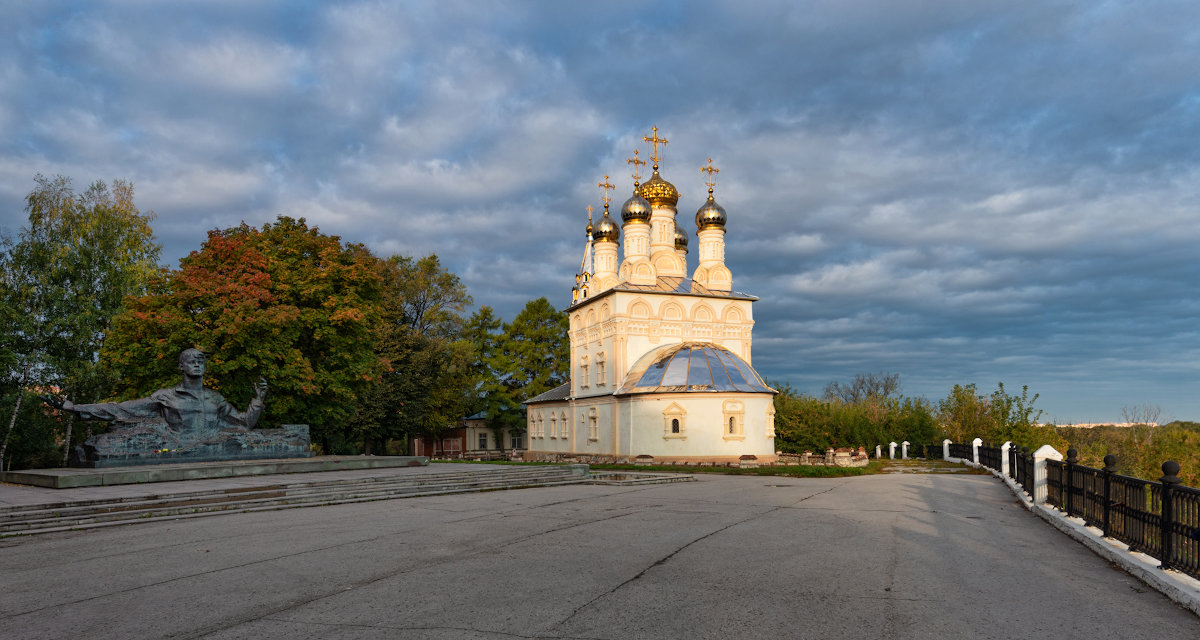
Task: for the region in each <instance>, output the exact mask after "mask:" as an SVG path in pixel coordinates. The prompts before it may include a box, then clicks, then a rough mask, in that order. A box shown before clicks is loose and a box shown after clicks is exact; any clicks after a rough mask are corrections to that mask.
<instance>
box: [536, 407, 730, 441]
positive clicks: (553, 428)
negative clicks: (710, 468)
mask: <svg viewBox="0 0 1200 640" xmlns="http://www.w3.org/2000/svg"><path fill="white" fill-rule="evenodd" d="M730 433H733V432H732V431H731V432H730ZM550 437H551V438H557V437H558V418H556V417H555V416H554V414H553V413H552V414H550Z"/></svg>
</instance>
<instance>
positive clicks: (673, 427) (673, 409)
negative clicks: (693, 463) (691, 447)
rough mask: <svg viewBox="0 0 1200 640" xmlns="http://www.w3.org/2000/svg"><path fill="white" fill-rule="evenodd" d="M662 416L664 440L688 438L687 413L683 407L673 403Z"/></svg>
mask: <svg viewBox="0 0 1200 640" xmlns="http://www.w3.org/2000/svg"><path fill="white" fill-rule="evenodd" d="M662 415H663V437H664V438H679V439H684V438H687V411H684V409H683V407H681V406H679V405H678V404H675V403H674V402H672V403H671V406H669V407H667V408H666V410H665V411H663V413H662Z"/></svg>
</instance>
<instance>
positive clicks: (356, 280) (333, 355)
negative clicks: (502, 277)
mask: <svg viewBox="0 0 1200 640" xmlns="http://www.w3.org/2000/svg"><path fill="white" fill-rule="evenodd" d="M149 289H150V290H149V292H148V293H147V294H146V295H144V296H141V297H139V298H136V299H133V300H131V301H130V302H129V304H128V306H127V309H126V311H125V312H124V313H122V314H121V315H119V316H117V317H116V318H115V319H114V322H113V328H112V332H111V334H110V335H109V337H108V340H107V342H106V343H105V347H104V351H103V353H102V356H101V362H105V363H107V365H108V366H109V367H111V368H112V369H114V370H116V371H119V372H121V376H120V379H121V382H120V386H119V389H118V396H119V397H120V398H123V399H124V398H134V397H142V396H145V395H147V394H149V393H151V392H152V391H154V390H155V389H159V388H163V387H166V386H171V385H174V384H176V383H177V382H178V378H179V371H178V368H177V366H176V358H177V356H178V355H179V353H180V352H181V351H182V350H184V349H187V348H189V347H196V348H199V349H200V350H202V351H204V352H205V353H206V354H207V355H208V374H207V377H206V386H208V387H210V388H212V389H215V390H217V391H219V392H220V393H222V394H223V395H224V396H225V397H226V398H228V399H229V400H230V401H231V402H233V403H234V404H235V405H239V406H241V405H245V404H246V403H247V402H248V401H249V399H250V396H251V394H252V385H253V383H254V381H256V380H257V379H258V377H259V376H262V377H264V378H266V379H267V381H268V383H269V384H270V396H269V399H268V402H267V410H266V413H265V414H264V416H263V421H262V423H261V426H277V425H280V424H291V423H296V424H308V425H310V429H311V431H310V433H311V435H312V439H313V442H314V443H320V444H324V445H325V449H326V450H328V449H329V448H331V447H333V445H331V444H330V443H331V442H334V443H346V442H354V441H357V440H360V439H361V438H360V434H357V433H355V430H356V426H355V421H354V420H353V418H354V415H355V408H356V404H357V403H358V401H359V399H360V398H361V397H362V396H363V394H365V393H366V392H367V391H368V390H369V389H370V388H371V387H372V385H375V384H376V383H377V382H378V380H379V378H380V376H381V375H382V373H383V371H384V370H385V368H386V363H384V362H383V361H382V360H381V359H380V357H379V356H378V355H377V353H376V350H375V348H374V347H375V339H374V335H373V328H374V327H375V326H376V325H377V324H378V323H379V320H380V313H381V296H382V282H381V275H380V260H379V259H378V258H376V257H375V256H373V255H372V254H371V253H370V251H368V250H367V249H366V247H364V246H362V245H361V244H350V243H343V242H342V241H341V240H340V239H339V238H338V237H337V236H332V235H327V234H323V233H321V232H320V231H319V230H318V229H317V228H316V227H309V226H308V225H307V224H306V222H305V220H304V219H303V218H301V219H299V220H295V219H292V218H289V217H286V216H280V217H279V218H278V219H277V220H276V222H275V223H274V224H265V225H263V227H262V229H261V230H260V229H256V228H254V227H251V226H248V225H246V224H244V223H243V224H242V225H240V226H237V227H232V228H229V229H223V230H214V231H210V232H209V234H208V239H207V240H206V241H205V242H204V244H203V245H202V246H201V248H200V249H199V250H198V251H193V252H192V253H191V254H190V255H189V256H187V257H186V258H184V259H182V260H181V261H180V266H179V268H178V269H173V270H167V271H163V272H161V273H160V274H159V275H158V276H157V277H156V278H155V279H154V280H153V281H152V282H151V283H150V287H149Z"/></svg>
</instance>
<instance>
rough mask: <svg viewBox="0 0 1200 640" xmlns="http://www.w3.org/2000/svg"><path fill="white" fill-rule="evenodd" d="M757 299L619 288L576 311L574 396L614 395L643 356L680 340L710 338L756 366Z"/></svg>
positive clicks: (573, 329) (573, 319)
mask: <svg viewBox="0 0 1200 640" xmlns="http://www.w3.org/2000/svg"><path fill="white" fill-rule="evenodd" d="M752 302H753V301H751V300H737V299H729V298H721V297H698V296H682V295H669V294H668V295H661V294H658V295H656V294H644V293H631V292H624V291H616V292H613V293H612V294H610V295H606V296H603V297H601V298H597V299H592V300H591V301H589V302H587V303H585V304H582V305H579V306H577V307H576V308H574V309H572V310H571V311H570V327H571V328H570V341H571V395H572V396H574V397H577V398H578V397H589V396H599V395H608V394H611V393H612V392H613V391H615V390H616V389H617V388H618V387H620V385H621V381H622V380H623V379H624V377H625V375H626V374H627V373H628V372H629V369H630V368H631V367H633V365H634V364H635V363H636V362H637V360H638V358H640V357H642V356H643V355H645V354H646V353H649V352H650V351H651V350H653V349H656V348H658V347H661V346H664V345H669V344H677V343H680V342H685V341H688V342H710V343H715V344H719V345H721V346H723V347H725V348H726V349H729V350H730V351H732V352H734V353H735V354H737V355H738V356H740V357H741V358H742V359H743V360H745V361H746V362H747V363H749V364H750V365H751V366H753V364H754V363H753V361H752V360H751V350H750V345H751V335H752V332H753V329H754V313H753V307H752Z"/></svg>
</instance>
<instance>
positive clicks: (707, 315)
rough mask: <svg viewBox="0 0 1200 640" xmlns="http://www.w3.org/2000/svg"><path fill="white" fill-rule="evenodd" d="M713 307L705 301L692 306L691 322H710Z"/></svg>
mask: <svg viewBox="0 0 1200 640" xmlns="http://www.w3.org/2000/svg"><path fill="white" fill-rule="evenodd" d="M712 321H713V308H712V307H711V306H709V304H708V303H707V302H701V303H699V304H697V305H696V306H695V307H692V322H712Z"/></svg>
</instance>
